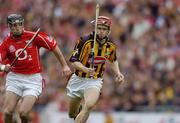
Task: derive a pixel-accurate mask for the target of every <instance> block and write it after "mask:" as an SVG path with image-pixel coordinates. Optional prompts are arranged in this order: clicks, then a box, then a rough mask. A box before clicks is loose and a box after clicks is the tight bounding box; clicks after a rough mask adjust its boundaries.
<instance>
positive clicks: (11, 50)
mask: <svg viewBox="0 0 180 123" xmlns="http://www.w3.org/2000/svg"><path fill="white" fill-rule="evenodd" d="M15 51H16V49H15V47H14V46H13V45H10V46H9V52H11V53H12V52H15Z"/></svg>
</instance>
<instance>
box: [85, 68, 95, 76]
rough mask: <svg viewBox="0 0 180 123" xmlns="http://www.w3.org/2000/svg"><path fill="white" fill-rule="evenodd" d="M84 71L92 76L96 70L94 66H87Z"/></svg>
mask: <svg viewBox="0 0 180 123" xmlns="http://www.w3.org/2000/svg"><path fill="white" fill-rule="evenodd" d="M86 73H87V74H89V75H90V76H94V75H95V73H96V72H95V70H94V68H87V69H86Z"/></svg>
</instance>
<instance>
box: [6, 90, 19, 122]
mask: <svg viewBox="0 0 180 123" xmlns="http://www.w3.org/2000/svg"><path fill="white" fill-rule="evenodd" d="M19 98H20V97H19V96H18V95H17V94H15V93H13V92H11V91H6V93H5V101H4V106H3V109H4V111H3V113H4V123H12V122H13V117H12V115H13V112H14V110H15V108H16V105H17V102H18V100H19Z"/></svg>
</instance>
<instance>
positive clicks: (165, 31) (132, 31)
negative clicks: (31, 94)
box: [0, 0, 180, 112]
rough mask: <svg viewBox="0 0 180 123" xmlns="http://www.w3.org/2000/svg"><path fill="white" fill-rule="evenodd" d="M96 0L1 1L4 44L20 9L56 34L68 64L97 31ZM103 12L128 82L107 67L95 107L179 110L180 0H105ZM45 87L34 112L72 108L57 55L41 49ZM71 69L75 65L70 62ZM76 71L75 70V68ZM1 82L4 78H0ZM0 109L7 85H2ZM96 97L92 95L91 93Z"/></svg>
mask: <svg viewBox="0 0 180 123" xmlns="http://www.w3.org/2000/svg"><path fill="white" fill-rule="evenodd" d="M96 2H97V1H95V0H0V30H1V31H0V42H1V41H2V40H3V39H4V38H5V36H6V35H7V34H8V32H9V30H8V28H7V25H6V17H7V15H8V14H10V13H20V14H22V15H23V16H24V18H25V29H26V30H31V31H36V29H37V28H39V27H40V28H41V30H42V31H44V32H47V33H48V34H49V35H52V36H53V37H55V39H56V40H57V41H58V45H59V47H60V48H61V50H62V52H63V54H64V56H65V58H66V60H67V62H68V64H69V65H70V66H71V64H70V63H69V61H68V60H69V57H70V55H71V52H72V50H73V48H74V45H75V43H76V41H77V39H78V38H79V36H82V35H84V34H88V33H89V32H91V31H93V30H94V27H93V26H92V25H91V23H90V22H91V21H92V20H93V19H94V18H95V6H96ZM100 7H101V8H100V15H105V16H108V17H110V18H111V19H112V21H113V26H112V30H111V34H110V38H111V39H112V40H113V41H114V42H115V43H116V45H117V57H118V61H119V63H120V69H121V72H122V73H123V74H124V75H125V83H123V84H122V85H117V84H116V83H115V82H114V80H113V77H114V76H113V73H112V71H111V68H110V66H109V65H107V69H106V73H105V75H104V84H103V89H102V93H101V97H100V100H99V102H98V104H97V106H96V107H95V108H94V110H96V111H105V112H107V111H180V81H179V80H180V1H179V0H101V2H100ZM41 57H42V59H41V61H42V63H43V73H42V75H43V77H44V79H45V81H46V84H45V85H46V87H45V89H44V91H43V94H42V95H41V97H40V98H39V100H38V102H37V104H36V106H35V107H34V110H37V111H42V110H43V109H48V110H57V111H67V108H68V107H67V106H68V103H67V100H68V99H67V96H66V89H65V87H66V84H67V82H66V80H65V79H63V77H62V76H61V66H60V65H59V63H58V62H57V60H56V59H55V57H54V56H53V54H52V53H48V52H47V51H46V50H41ZM71 68H72V66H71ZM72 70H73V68H72ZM0 82H1V85H2V82H4V79H3V78H1V80H0ZM0 89H1V93H0V108H1V107H2V103H3V86H1V87H0ZM92 98H93V97H92Z"/></svg>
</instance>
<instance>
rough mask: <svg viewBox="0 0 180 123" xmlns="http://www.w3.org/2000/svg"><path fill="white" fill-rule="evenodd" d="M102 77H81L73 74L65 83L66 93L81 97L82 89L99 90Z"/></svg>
mask: <svg viewBox="0 0 180 123" xmlns="http://www.w3.org/2000/svg"><path fill="white" fill-rule="evenodd" d="M102 83H103V82H102V79H101V78H98V79H91V78H82V77H79V76H77V75H76V74H73V75H72V76H71V78H70V80H69V82H68V85H67V87H66V88H67V95H68V96H70V97H72V98H76V97H79V98H83V94H84V90H87V89H89V88H96V89H97V90H99V91H100V90H101V88H102Z"/></svg>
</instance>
